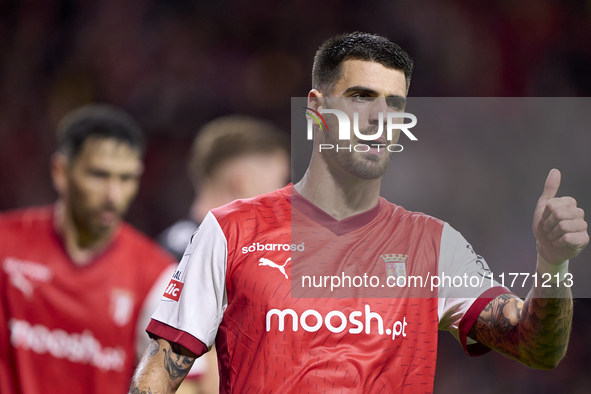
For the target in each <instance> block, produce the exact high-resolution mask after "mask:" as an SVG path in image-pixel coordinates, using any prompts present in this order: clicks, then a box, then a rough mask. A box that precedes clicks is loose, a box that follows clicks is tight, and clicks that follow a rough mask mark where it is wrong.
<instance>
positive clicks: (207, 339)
mask: <svg viewBox="0 0 591 394" xmlns="http://www.w3.org/2000/svg"><path fill="white" fill-rule="evenodd" d="M227 255H228V253H227V242H226V238H225V235H224V233H223V231H222V229H221V227H220V225H219V223H218V222H217V220H216V218H215V216H214V215H213V214H212V213H211V212H209V213H208V214H207V216H206V217H205V219H204V220H203V223H202V224H201V226H200V227H199V228H198V229H197V231H196V232H195V234H193V236H192V237H191V240H190V242H189V245H188V246H187V249H186V250H185V253H184V255H183V258H182V259H181V261H180V263H179V266H178V268H177V270H176V271H175V272H174V274H173V275H172V278H171V280H170V282H169V283H168V285H167V287H166V289H165V290H164V294H163V296H162V298H161V299H160V302H159V303H158V307H157V308H156V311H155V312H154V314H153V315H152V320H151V322H150V324H149V325H148V328H147V331H148V333H150V334H152V335H155V336H157V337H160V338H164V339H166V340H168V341H170V342H175V343H178V344H180V345H182V346H184V347H185V348H187V349H188V350H190V351H192V352H193V353H195V354H196V355H197V356H200V355H202V354H203V353H205V352H206V351H207V349H210V348H211V347H212V346H213V343H214V341H215V337H216V334H217V330H218V326H219V324H220V322H221V321H222V317H223V314H224V311H225V310H226V307H227V304H228V302H227V296H226V286H225V278H226V267H227Z"/></svg>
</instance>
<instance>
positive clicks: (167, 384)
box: [129, 338, 196, 394]
mask: <svg viewBox="0 0 591 394" xmlns="http://www.w3.org/2000/svg"><path fill="white" fill-rule="evenodd" d="M195 359H196V356H195V354H193V353H192V352H190V351H189V350H187V349H186V348H184V347H183V346H181V345H179V344H176V343H171V342H169V341H167V340H166V339H162V338H158V339H156V340H154V339H152V340H151V341H150V345H149V346H148V348H147V349H146V352H145V353H144V356H143V358H142V360H141V361H140V363H139V365H138V367H137V369H136V371H135V375H134V376H133V379H132V382H131V388H130V390H129V393H130V394H169V393H170V394H173V393H175V392H176V391H177V389H178V388H179V386H180V384H181V382H182V381H183V379H185V377H186V376H187V374H188V373H189V370H190V369H191V366H192V365H193V362H194V361H195Z"/></svg>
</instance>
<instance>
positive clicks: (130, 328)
mask: <svg viewBox="0 0 591 394" xmlns="http://www.w3.org/2000/svg"><path fill="white" fill-rule="evenodd" d="M172 263H173V260H172V258H171V257H170V256H168V255H167V254H166V253H165V252H164V251H163V250H162V249H160V247H158V246H157V244H156V243H154V242H152V241H151V240H149V239H148V238H147V237H146V236H144V235H142V234H141V233H139V232H138V231H137V230H135V229H133V228H132V227H131V226H129V225H128V224H122V225H121V226H120V227H119V228H118V230H117V234H116V235H115V237H114V240H113V241H112V243H111V245H109V246H108V248H107V249H106V250H105V251H104V252H103V253H102V254H101V255H99V256H97V257H96V258H95V260H94V261H92V262H91V263H90V264H88V265H86V266H83V267H80V266H76V265H75V264H74V263H73V262H72V261H71V260H70V258H69V257H68V254H67V253H66V250H65V249H64V246H63V244H62V241H61V239H60V238H59V237H58V235H57V234H56V232H55V230H54V225H53V208H51V207H45V208H32V209H26V210H22V211H16V212H12V213H8V214H3V215H1V216H0V295H1V299H0V392H1V393H2V394H17V393H19V394H21V393H22V394H37V393H127V392H128V390H129V385H130V380H131V376H132V374H133V371H134V368H135V365H136V363H137V360H138V358H137V354H138V352H142V351H143V349H145V346H146V344H147V341H148V337H147V335H146V334H145V332H143V331H144V328H145V325H146V324H148V321H149V316H150V315H151V313H152V311H153V309H154V308H155V306H156V305H155V303H153V302H152V305H149V304H150V302H149V300H150V299H153V298H154V295H156V298H155V300H156V303H157V302H158V299H159V298H160V296H161V294H162V289H163V288H165V287H166V283H167V282H168V278H169V277H170V275H171V273H172V272H173V270H172V267H173V265H172ZM158 280H160V281H161V282H162V280H164V281H165V282H164V283H160V284H159V285H158V284H156V282H158ZM150 296H151V297H152V298H150ZM142 326H143V327H142Z"/></svg>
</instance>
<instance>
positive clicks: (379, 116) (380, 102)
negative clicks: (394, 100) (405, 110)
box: [369, 97, 388, 125]
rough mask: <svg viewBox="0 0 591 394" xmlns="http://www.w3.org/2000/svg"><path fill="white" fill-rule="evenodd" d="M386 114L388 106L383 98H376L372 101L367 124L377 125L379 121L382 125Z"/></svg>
mask: <svg viewBox="0 0 591 394" xmlns="http://www.w3.org/2000/svg"><path fill="white" fill-rule="evenodd" d="M387 113H388V105H387V103H386V98H385V97H377V98H376V99H375V100H373V102H372V104H371V107H370V112H369V123H371V124H375V125H377V124H379V122H380V121H381V122H382V123H386V119H387Z"/></svg>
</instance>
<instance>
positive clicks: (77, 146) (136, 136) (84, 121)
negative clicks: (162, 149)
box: [57, 104, 144, 159]
mask: <svg viewBox="0 0 591 394" xmlns="http://www.w3.org/2000/svg"><path fill="white" fill-rule="evenodd" d="M88 138H99V139H107V138H113V139H115V140H117V141H119V142H124V143H126V144H128V145H129V146H130V147H132V148H135V149H138V150H139V151H140V154H141V155H143V153H144V139H143V136H142V131H141V129H140V127H139V125H138V124H137V123H136V121H135V120H134V119H133V118H132V117H131V115H129V114H128V113H127V112H125V111H123V110H122V109H119V108H116V107H113V106H111V105H106V104H89V105H85V106H83V107H80V108H78V109H75V110H73V111H71V112H69V113H68V114H66V116H64V117H63V118H62V120H61V121H60V123H59V124H58V127H57V142H58V149H59V150H60V152H62V153H63V154H64V155H66V156H67V157H68V159H74V158H76V156H77V155H78V154H79V153H80V150H81V149H82V147H83V146H84V142H85V141H86V140H87V139H88Z"/></svg>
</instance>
